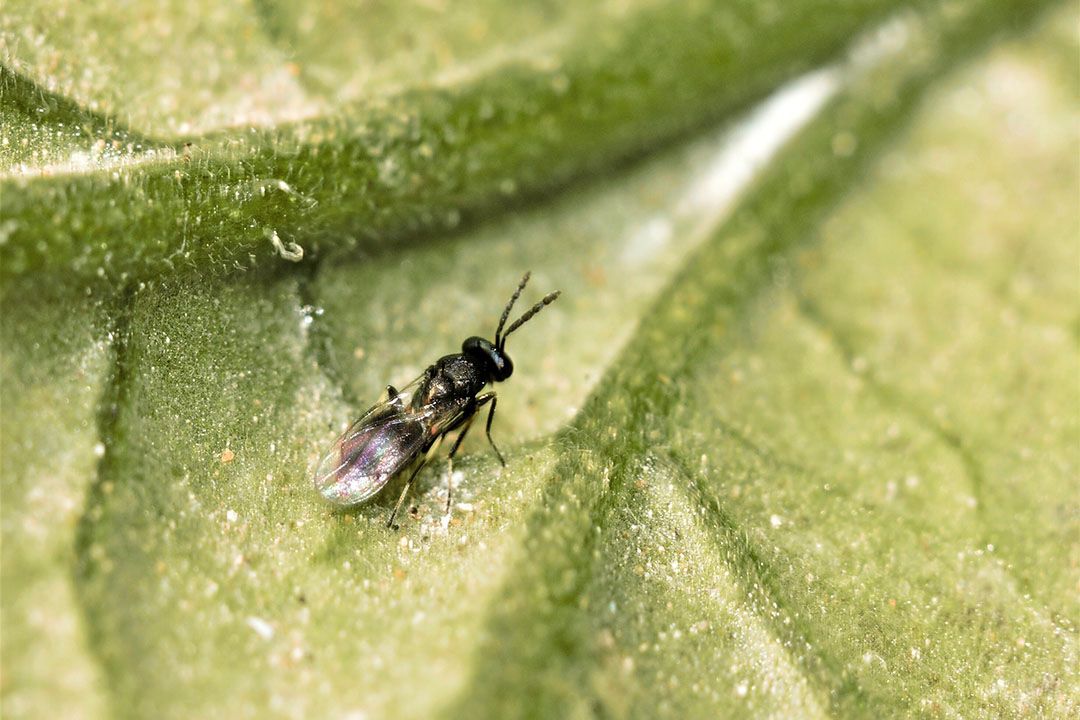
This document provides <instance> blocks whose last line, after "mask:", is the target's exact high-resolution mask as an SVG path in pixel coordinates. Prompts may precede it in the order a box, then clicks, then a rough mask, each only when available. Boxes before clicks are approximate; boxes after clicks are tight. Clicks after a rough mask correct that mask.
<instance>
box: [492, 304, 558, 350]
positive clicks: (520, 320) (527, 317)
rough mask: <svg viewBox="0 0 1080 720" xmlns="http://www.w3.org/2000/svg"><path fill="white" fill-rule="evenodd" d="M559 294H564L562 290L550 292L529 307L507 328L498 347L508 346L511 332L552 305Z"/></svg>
mask: <svg viewBox="0 0 1080 720" xmlns="http://www.w3.org/2000/svg"><path fill="white" fill-rule="evenodd" d="M559 295H562V290H556V291H555V292H553V293H548V294H547V295H545V296H544V298H543V299H542V300H541V301H540V302H538V303H536V304H535V305H533V306H532V307H531V308H529V311H528V312H526V313H525V314H524V315H522V316H521V317H519V318H518V319H517V320H515V321H514V322H513V323H512V324H511V325H510V327H508V328H506V334H504V335H503V336H502V340H501V341H500V342H499V344H498V346H497V347H498V348H499V349H500V350H502V349H503V348H505V347H506V338H508V337H510V333H512V332H514V331H515V330H517V329H518V328H519V327H521V326H522V325H524V324H525V323H527V322H528V321H529V320H532V318H533V316H534V315H536V313H538V312H540V311H541V310H543V309H544V306H546V305H550V304H551V303H553V302H555V300H556V298H558V297H559Z"/></svg>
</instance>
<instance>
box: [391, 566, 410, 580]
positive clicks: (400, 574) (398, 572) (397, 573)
mask: <svg viewBox="0 0 1080 720" xmlns="http://www.w3.org/2000/svg"><path fill="white" fill-rule="evenodd" d="M408 574H409V573H407V572H406V571H405V570H403V569H401V568H394V579H395V580H404V579H405V577H406V576H407V575H408Z"/></svg>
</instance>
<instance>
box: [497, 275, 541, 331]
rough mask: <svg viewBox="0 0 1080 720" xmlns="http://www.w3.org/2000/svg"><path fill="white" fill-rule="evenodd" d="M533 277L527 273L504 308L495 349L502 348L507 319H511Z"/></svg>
mask: <svg viewBox="0 0 1080 720" xmlns="http://www.w3.org/2000/svg"><path fill="white" fill-rule="evenodd" d="M531 276H532V273H531V272H527V273H525V274H524V275H523V276H522V277H521V282H519V283H518V286H517V290H515V291H514V294H513V295H512V296H511V297H510V302H508V303H506V307H505V308H503V314H502V317H501V318H499V327H498V328H497V329H496V330H495V347H502V344H501V343H500V341H499V338H500V336H501V335H502V329H503V325H505V324H506V318H508V317H510V310H511V309H513V307H514V303H515V302H517V299H518V298H519V297H521V291H522V290H524V289H525V283H527V282H529V278H530V277H531ZM506 334H507V335H509V334H510V333H509V332H508V333H506Z"/></svg>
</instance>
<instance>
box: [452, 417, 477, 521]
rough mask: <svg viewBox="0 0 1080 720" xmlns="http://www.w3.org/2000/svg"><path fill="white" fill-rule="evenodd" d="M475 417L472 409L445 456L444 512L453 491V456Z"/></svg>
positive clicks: (463, 440)
mask: <svg viewBox="0 0 1080 720" xmlns="http://www.w3.org/2000/svg"><path fill="white" fill-rule="evenodd" d="M475 419H476V410H475V409H474V410H473V412H472V414H471V415H469V417H468V419H467V420H466V421H465V425H464V426H462V428H461V432H460V433H458V436H457V440H455V441H454V446H453V447H452V448H450V454H449V455H448V456H447V457H446V468H447V469H446V512H447V513H449V512H450V498H451V496H452V494H453V492H454V456H455V455H457V451H458V448H460V447H461V443H463V442H465V436H466V435H467V434H468V432H469V428H471V427H472V424H473V420H475Z"/></svg>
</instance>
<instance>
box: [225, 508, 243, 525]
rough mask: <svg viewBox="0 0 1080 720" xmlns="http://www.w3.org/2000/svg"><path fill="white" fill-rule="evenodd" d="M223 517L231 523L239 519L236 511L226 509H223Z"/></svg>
mask: <svg viewBox="0 0 1080 720" xmlns="http://www.w3.org/2000/svg"><path fill="white" fill-rule="evenodd" d="M225 519H226V520H228V521H229V522H231V523H234V522H236V521H237V520H239V519H240V516H239V515H238V514H237V512H236V511H235V510H226V511H225Z"/></svg>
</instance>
